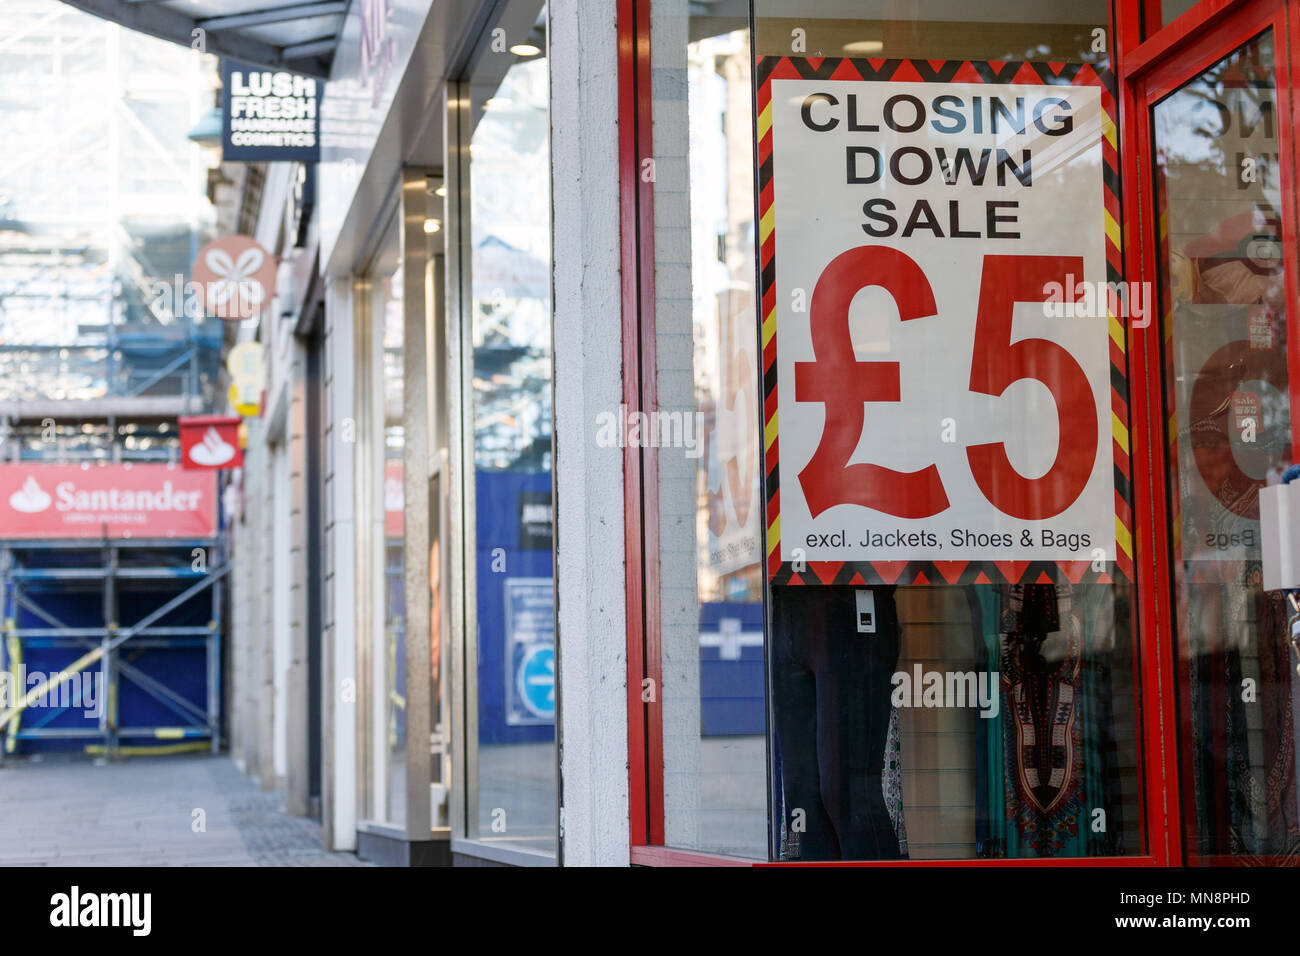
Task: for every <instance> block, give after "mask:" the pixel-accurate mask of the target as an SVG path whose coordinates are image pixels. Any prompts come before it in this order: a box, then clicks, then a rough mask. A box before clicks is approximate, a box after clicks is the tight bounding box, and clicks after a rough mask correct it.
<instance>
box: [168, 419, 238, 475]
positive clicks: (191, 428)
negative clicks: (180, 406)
mask: <svg viewBox="0 0 1300 956" xmlns="http://www.w3.org/2000/svg"><path fill="white" fill-rule="evenodd" d="M240 421H241V419H239V418H228V417H223V416H219V415H196V416H193V417H191V418H182V419H180V420H179V421H178V422H177V424H178V425H179V426H180V430H181V467H183V468H204V469H211V470H217V469H220V468H238V467H239V466H240V465H242V464H243V463H244V452H243V450H242V449H240V447H239V423H240Z"/></svg>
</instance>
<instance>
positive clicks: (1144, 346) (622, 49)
mask: <svg viewBox="0 0 1300 956" xmlns="http://www.w3.org/2000/svg"><path fill="white" fill-rule="evenodd" d="M617 2H618V9H617V30H618V100H619V105H618V150H619V176H620V186H619V191H620V263H621V270H622V280H621V281H622V303H621V305H622V332H623V372H624V374H623V399H624V402H625V403H626V405H627V407H628V410H629V411H645V412H652V411H654V410H655V408H656V389H655V382H656V374H655V371H656V365H655V294H654V265H655V260H654V208H653V206H654V183H653V178H652V177H647V176H644V175H643V167H642V164H643V162H644V161H645V160H647V159H650V158H652V157H653V156H654V150H653V139H652V130H653V97H652V96H651V94H650V83H651V78H650V14H649V7H650V2H651V0H617ZM1288 14H1289V18H1290V21H1291V25H1290V26H1289V27H1288V26H1287V18H1288ZM1298 14H1300V0H1201V2H1200V3H1199V4H1198V5H1197V6H1195V7H1194V8H1192V9H1191V10H1189V11H1188V12H1187V13H1185V14H1183V15H1182V16H1180V17H1179V18H1178V19H1177V20H1175V21H1174V22H1172V23H1170V24H1169V25H1168V26H1161V25H1160V21H1161V4H1160V0H1112V3H1111V22H1110V24H1109V27H1110V33H1109V36H1110V37H1111V38H1113V45H1112V63H1113V68H1114V70H1115V75H1116V78H1117V84H1118V92H1119V97H1118V101H1119V108H1120V123H1119V125H1120V129H1119V139H1120V150H1119V155H1120V164H1121V171H1122V172H1121V180H1122V188H1123V204H1122V214H1123V222H1122V224H1121V228H1122V235H1123V241H1124V260H1125V270H1126V273H1127V274H1126V276H1125V278H1127V279H1130V280H1132V279H1147V280H1149V281H1155V276H1156V273H1155V255H1156V251H1157V250H1156V248H1155V244H1154V243H1153V242H1152V241H1149V240H1148V239H1147V234H1148V233H1149V232H1150V225H1151V216H1150V214H1149V212H1147V211H1146V209H1145V208H1144V206H1145V205H1146V204H1148V200H1149V198H1150V192H1151V182H1150V171H1149V163H1147V162H1146V160H1144V159H1143V158H1142V157H1146V156H1149V155H1150V153H1149V145H1150V144H1149V132H1150V131H1149V124H1148V121H1147V116H1148V114H1147V109H1148V107H1147V103H1148V100H1147V99H1143V98H1142V96H1141V95H1139V91H1140V90H1141V91H1144V95H1149V90H1148V85H1149V83H1150V82H1151V79H1150V78H1152V77H1167V76H1168V75H1171V74H1177V73H1179V71H1182V72H1184V73H1186V75H1188V76H1190V75H1193V74H1194V72H1195V68H1196V65H1197V64H1199V63H1202V62H1204V61H1205V58H1206V55H1207V54H1206V52H1205V51H1206V50H1210V49H1220V48H1222V49H1223V50H1224V51H1225V52H1227V51H1230V50H1232V49H1235V48H1236V47H1237V46H1239V45H1241V43H1243V42H1245V40H1247V39H1249V38H1250V37H1251V36H1254V35H1255V34H1256V33H1258V32H1259V30H1260V29H1262V27H1259V26H1257V24H1260V23H1263V22H1265V21H1267V22H1270V23H1273V24H1274V26H1275V31H1276V35H1277V37H1278V38H1279V41H1280V42H1279V44H1278V47H1277V49H1278V51H1279V53H1278V71H1279V79H1280V82H1279V84H1278V88H1279V90H1278V95H1279V106H1278V110H1279V113H1280V114H1281V115H1287V116H1291V117H1292V120H1293V123H1294V122H1295V121H1296V120H1297V119H1300V115H1297V104H1294V103H1292V102H1291V97H1290V96H1289V87H1290V84H1291V80H1292V75H1291V66H1290V57H1289V56H1288V55H1287V52H1288V50H1289V48H1290V46H1291V45H1292V44H1294V43H1300V23H1297V21H1298V20H1300V15H1298ZM1144 23H1145V24H1154V25H1155V29H1154V30H1145V29H1144ZM1296 48H1297V49H1300V46H1297V47H1296ZM1180 82H1181V81H1180ZM1284 87H1286V89H1284ZM1171 88H1172V87H1171ZM1144 131H1145V132H1144ZM1282 148H1283V151H1284V152H1283V156H1284V163H1283V166H1284V170H1285V172H1284V177H1286V178H1284V180H1283V191H1284V194H1290V195H1291V196H1292V202H1293V204H1294V199H1295V197H1294V183H1293V182H1292V181H1291V179H1290V175H1291V173H1290V170H1291V165H1290V156H1289V151H1290V147H1289V145H1285V144H1284V146H1283V147H1282ZM1288 191H1290V192H1289V193H1288ZM1295 222H1296V217H1295V209H1294V208H1292V215H1291V216H1290V217H1289V219H1288V220H1287V231H1286V233H1285V235H1284V237H1283V238H1284V243H1285V244H1286V245H1287V248H1288V249H1290V250H1294V249H1295V238H1296V237H1295ZM1293 258H1294V253H1293V254H1292V256H1291V257H1290V258H1288V272H1287V283H1288V285H1287V291H1288V296H1289V297H1290V301H1291V302H1292V303H1293V304H1294V303H1295V302H1296V287H1295V269H1294V267H1293V266H1294V264H1293V262H1292V260H1293ZM1298 312H1300V310H1297V309H1295V308H1293V309H1292V313H1291V324H1292V330H1291V335H1292V338H1291V342H1292V343H1293V348H1292V350H1291V355H1290V362H1291V368H1292V376H1291V381H1292V383H1293V386H1292V387H1293V391H1294V390H1295V385H1296V383H1300V332H1297V331H1296V323H1297V320H1298V318H1300V317H1298V315H1297V313H1298ZM1158 335H1159V326H1158V324H1155V323H1153V324H1152V325H1151V326H1150V327H1148V328H1147V329H1143V330H1138V329H1132V328H1130V329H1128V330H1127V339H1128V350H1129V352H1128V354H1129V363H1130V365H1129V386H1130V394H1129V407H1130V422H1129V433H1130V444H1131V453H1132V457H1131V461H1132V465H1133V484H1134V525H1135V527H1134V548H1135V565H1136V570H1137V587H1136V589H1135V590H1136V593H1137V601H1138V608H1137V611H1136V613H1135V615H1134V620H1135V622H1136V627H1137V635H1138V636H1137V642H1138V645H1139V646H1138V655H1137V661H1138V667H1139V669H1140V672H1139V677H1138V681H1136V682H1135V683H1137V685H1138V686H1140V688H1141V696H1140V700H1139V706H1140V713H1139V720H1140V722H1141V727H1142V747H1141V758H1140V759H1141V770H1140V773H1141V777H1142V780H1143V803H1142V806H1141V810H1142V823H1141V830H1142V833H1143V838H1144V842H1145V845H1146V852H1145V853H1144V854H1141V855H1137V856H1128V857H1110V858H1073V859H1043V860H1029V859H1026V860H999V861H992V860H948V861H912V860H904V861H846V862H845V863H843V864H837V865H852V866H915V865H921V864H925V865H935V864H936V863H939V864H941V865H949V866H988V865H1001V866H1097V865H1105V866H1117V865H1118V866H1169V865H1179V864H1181V863H1182V860H1183V850H1184V848H1183V843H1182V817H1181V814H1180V809H1179V808H1180V796H1181V795H1180V792H1179V774H1178V758H1177V754H1178V749H1177V748H1178V738H1177V728H1176V719H1177V715H1176V710H1175V706H1174V687H1175V683H1174V681H1175V673H1174V655H1173V640H1174V636H1173V634H1172V633H1171V632H1170V630H1169V626H1168V623H1167V622H1169V621H1170V620H1171V617H1170V613H1171V597H1172V592H1171V590H1170V584H1171V569H1170V555H1169V550H1168V542H1167V538H1166V522H1167V519H1166V518H1165V515H1166V514H1167V511H1166V510H1165V506H1166V497H1165V484H1164V475H1165V467H1166V461H1165V449H1164V447H1163V438H1162V436H1163V429H1162V423H1161V420H1160V419H1161V415H1162V411H1161V409H1162V405H1161V387H1162V386H1161V380H1160V364H1159V359H1160V355H1159V338H1158ZM1296 397H1300V396H1293V400H1295V398H1296ZM1294 427H1295V428H1297V429H1298V430H1300V416H1297V417H1296V419H1295V424H1294ZM1297 447H1298V448H1300V441H1297ZM653 452H654V449H641V448H634V447H632V446H631V445H630V444H629V445H628V447H626V448H625V450H624V459H623V476H624V504H625V509H624V532H625V535H624V540H625V557H626V562H627V660H628V669H627V689H628V705H627V706H628V712H627V713H628V783H629V801H628V806H629V810H628V814H629V824H630V830H629V832H630V844H631V845H630V858H631V862H632V863H633V864H638V865H647V866H752V865H763V864H764V863H765V861H758V860H747V859H737V858H734V857H725V856H718V855H713V854H708V853H701V852H697V851H692V850H685V849H676V848H672V847H666V846H664V772H663V771H664V768H663V709H662V703H661V694H660V684H661V681H662V666H661V653H660V637H659V635H660V608H659V566H658V548H659V541H658V528H659V483H658V472H657V462H656V457H655V455H654V454H653ZM775 865H792V864H775ZM793 865H810V864H793ZM811 865H815V864H811Z"/></svg>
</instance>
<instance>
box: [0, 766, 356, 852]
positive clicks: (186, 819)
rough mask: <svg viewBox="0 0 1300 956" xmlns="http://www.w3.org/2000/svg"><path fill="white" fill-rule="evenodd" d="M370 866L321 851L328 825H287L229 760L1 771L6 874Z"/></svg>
mask: <svg viewBox="0 0 1300 956" xmlns="http://www.w3.org/2000/svg"><path fill="white" fill-rule="evenodd" d="M196 810H202V811H203V813H202V814H201V815H200V814H196V813H195V811H196ZM199 819H202V823H203V828H202V829H201V830H200V831H199V832H195V831H196V827H197V822H196V821H198V820H199ZM364 865H366V864H364V863H362V862H361V861H359V860H358V859H357V858H356V856H354V855H353V854H351V853H327V852H325V851H324V850H323V849H321V842H320V825H319V824H317V823H316V822H314V821H312V820H305V819H302V818H300V817H291V816H289V815H287V814H286V813H285V812H284V801H283V799H282V798H281V797H280V795H279V794H275V793H263V792H262V790H261V789H260V788H259V786H258V785H257V784H256V783H255V782H254V781H253V780H251V779H249V778H248V777H246V776H245V775H244V774H242V773H240V772H239V770H238V768H236V767H235V765H234V763H232V762H231V760H230V758H229V757H225V756H216V757H214V756H207V755H204V756H175V757H131V758H127V759H125V760H122V761H120V762H116V763H112V764H107V765H104V766H95V765H94V764H92V763H91V762H90V761H89V760H88V759H85V758H76V759H69V758H62V757H60V758H46V759H44V760H40V761H36V762H33V761H32V760H30V759H21V758H20V759H16V760H15V759H11V760H8V761H6V763H5V764H4V765H3V767H0V866H364Z"/></svg>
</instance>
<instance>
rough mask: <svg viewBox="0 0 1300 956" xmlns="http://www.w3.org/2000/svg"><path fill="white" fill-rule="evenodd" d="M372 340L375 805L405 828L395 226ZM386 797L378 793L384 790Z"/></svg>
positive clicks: (377, 273)
mask: <svg viewBox="0 0 1300 956" xmlns="http://www.w3.org/2000/svg"><path fill="white" fill-rule="evenodd" d="M371 272H372V275H371V282H372V288H373V299H372V313H371V318H372V330H373V338H372V339H371V341H372V343H373V346H374V348H375V349H376V350H377V351H378V353H379V354H378V356H377V364H378V375H379V381H378V382H377V384H376V388H375V394H374V396H373V397H374V400H375V402H376V403H379V404H380V405H381V406H382V408H381V409H378V410H377V413H378V414H379V415H380V416H382V422H383V436H384V441H383V446H382V448H380V449H377V454H379V455H380V456H382V460H381V462H380V463H379V467H380V469H381V470H380V472H379V481H380V486H379V493H378V494H377V495H376V499H377V500H376V501H375V510H376V512H377V517H376V519H375V526H376V527H377V528H380V529H382V535H381V536H380V537H381V539H382V543H381V544H379V546H378V552H377V557H376V560H377V561H379V562H380V567H381V568H382V577H381V579H380V580H382V590H381V592H380V595H381V600H382V601H383V631H382V634H381V635H377V640H379V641H380V645H379V647H377V648H376V649H375V653H374V655H373V657H372V660H373V662H374V664H373V666H374V667H375V668H377V669H378V674H377V677H378V678H379V681H378V684H377V686H378V687H379V688H380V690H379V691H378V692H377V693H378V697H379V699H378V700H377V701H376V702H375V706H374V709H373V713H374V715H375V720H376V721H378V722H379V724H380V733H379V735H378V736H377V738H376V739H377V740H382V750H383V756H382V764H381V766H382V767H383V768H384V769H383V770H382V771H381V772H382V773H384V774H385V776H386V781H385V786H384V788H383V790H382V792H380V793H381V796H382V801H383V805H379V806H374V807H372V812H373V814H374V815H375V818H376V819H381V820H384V821H385V822H388V823H393V824H397V825H404V824H405V822H406V607H405V598H404V592H405V581H406V577H405V557H404V553H403V547H404V539H403V518H404V505H405V502H404V495H403V485H402V449H403V425H402V382H403V359H402V342H403V336H404V331H405V330H404V322H405V316H404V312H403V298H402V269H401V258H400V247H399V244H398V224H397V222H396V221H394V223H393V225H392V227H391V228H390V229H389V232H388V235H387V237H386V238H385V242H384V245H383V247H382V249H381V251H380V253H379V255H378V256H377V257H376V260H375V262H374V265H373V267H372V270H371ZM377 792H378V791H377Z"/></svg>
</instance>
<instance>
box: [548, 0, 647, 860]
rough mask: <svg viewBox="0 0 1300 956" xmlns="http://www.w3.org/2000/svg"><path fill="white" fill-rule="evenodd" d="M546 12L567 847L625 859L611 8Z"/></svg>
mask: <svg viewBox="0 0 1300 956" xmlns="http://www.w3.org/2000/svg"><path fill="white" fill-rule="evenodd" d="M550 11H551V29H550V54H549V57H550V81H551V158H552V174H551V176H552V186H551V193H552V213H553V218H554V225H553V243H554V253H553V261H554V263H555V266H554V294H555V338H554V341H555V379H554V381H555V474H556V475H557V476H559V478H558V481H557V482H556V492H557V494H556V601H557V609H556V614H557V639H558V647H559V682H560V714H559V733H560V785H561V796H560V800H561V804H560V805H561V814H562V821H563V830H562V855H563V862H564V863H565V864H566V865H572V866H591V865H611V866H626V865H627V864H628V840H629V837H628V772H627V759H628V757H627V693H628V688H627V654H626V648H627V636H626V633H627V631H626V602H625V586H626V585H625V581H626V575H625V566H624V553H623V541H624V537H623V457H622V451H621V450H620V449H618V448H600V447H598V446H597V445H596V422H597V416H598V415H599V414H600V413H601V412H614V413H616V412H617V410H618V406H619V402H620V400H621V398H622V388H623V384H622V327H621V323H620V321H619V315H620V286H619V206H618V152H617V149H618V139H617V137H616V136H614V135H613V119H614V117H616V116H617V115H618V99H617V94H618V82H617V81H618V72H617V32H616V24H615V4H613V3H592V2H590V0H552V2H551V4H550ZM595 117H599V118H601V120H600V121H599V122H597V121H594V120H593V118H595Z"/></svg>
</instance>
